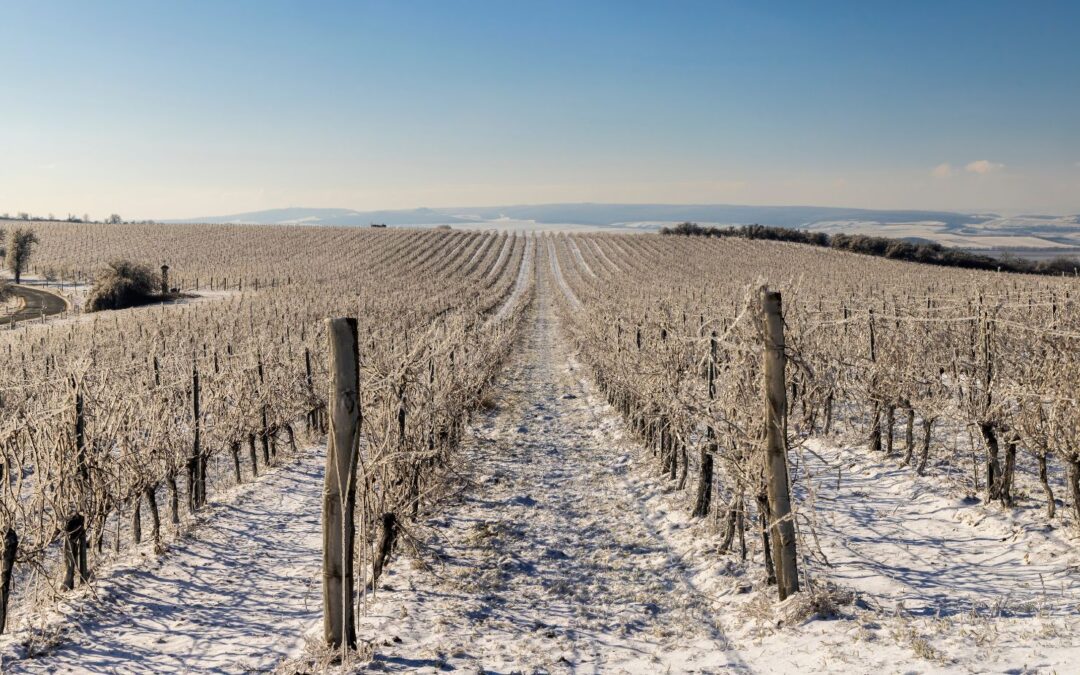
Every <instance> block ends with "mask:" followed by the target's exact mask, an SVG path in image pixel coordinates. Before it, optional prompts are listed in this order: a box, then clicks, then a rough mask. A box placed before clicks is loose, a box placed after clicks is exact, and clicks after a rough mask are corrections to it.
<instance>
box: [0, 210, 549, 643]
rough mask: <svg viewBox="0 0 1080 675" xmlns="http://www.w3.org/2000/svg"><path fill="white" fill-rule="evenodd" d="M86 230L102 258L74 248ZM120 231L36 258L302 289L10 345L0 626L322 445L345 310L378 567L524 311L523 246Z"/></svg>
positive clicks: (489, 240) (54, 245)
mask: <svg viewBox="0 0 1080 675" xmlns="http://www.w3.org/2000/svg"><path fill="white" fill-rule="evenodd" d="M86 229H90V230H92V231H93V234H102V233H103V234H104V235H106V236H105V239H106V242H107V243H106V244H104V245H101V246H94V247H91V248H89V249H86V248H80V247H79V242H80V241H82V239H81V237H83V236H84V230H86ZM117 229H118V230H120V232H121V234H122V241H121V240H114V239H113V236H114V234H115V232H114V230H112V229H110V228H107V227H106V226H85V227H79V226H68V225H60V224H56V227H45V228H42V230H41V231H40V232H39V236H40V237H41V240H42V242H43V245H42V250H41V251H40V252H39V254H38V255H39V257H38V262H39V263H40V264H49V263H53V264H56V265H71V266H76V265H77V266H80V267H86V268H92V267H94V266H95V265H100V264H102V263H104V262H105V261H107V260H111V259H113V258H114V257H120V256H128V257H131V258H134V259H136V260H144V261H148V262H150V263H151V264H153V263H156V262H157V260H155V257H164V258H165V259H167V261H168V263H169V264H170V266H171V267H172V269H173V270H174V272H175V273H180V271H181V270H183V271H184V272H185V273H187V272H188V270H186V269H185V267H184V265H186V264H189V263H190V264H192V265H193V267H194V269H192V270H190V273H191V276H192V277H194V276H196V274H197V275H199V276H202V277H205V278H209V277H210V276H214V277H216V278H226V277H239V276H248V277H250V278H274V277H275V276H276V278H291V283H288V284H280V285H276V286H275V285H270V286H268V287H267V286H263V287H261V288H260V290H259V291H257V292H256V291H254V289H253V288H251V287H250V286H248V287H245V290H244V291H243V292H232V293H229V294H225V295H224V296H222V297H218V298H214V299H205V300H197V301H193V302H187V303H182V304H178V305H175V306H155V307H146V308H141V309H134V310H124V311H121V312H108V313H101V314H94V315H85V316H83V317H80V318H79V319H77V320H66V321H61V322H57V323H48V322H47V323H45V324H38V323H36V322H34V323H28V324H25V325H23V327H21V328H19V329H17V330H13V331H5V332H4V334H3V336H0V353H3V354H4V355H5V357H4V358H5V359H6V366H7V367H5V368H3V369H0V413H2V416H0V452H2V459H0V471H2V478H3V482H2V484H0V489H2V493H0V532H3V533H5V534H6V544H5V547H4V556H3V559H4V560H5V561H8V560H9V559H10V561H9V562H8V563H6V564H5V566H4V569H3V570H2V571H3V575H4V576H3V579H2V580H0V581H2V582H3V583H2V587H0V590H2V591H3V597H0V611H3V610H4V609H6V608H7V607H9V606H12V603H11V602H9V597H10V596H12V595H13V594H14V595H16V596H22V597H23V598H24V599H25V600H27V601H30V599H31V598H32V597H35V596H36V594H41V593H51V592H53V591H54V589H55V588H56V587H57V586H59V587H61V588H71V587H73V586H76V585H78V584H79V583H81V582H86V581H89V580H90V578H91V576H92V573H93V569H94V568H95V566H96V565H97V564H99V562H100V561H101V560H103V559H105V557H107V555H108V553H107V549H108V548H110V547H112V548H115V549H116V550H119V549H120V547H121V545H122V542H124V541H126V542H136V543H137V542H138V541H139V540H140V539H142V538H143V519H144V518H147V519H149V530H150V535H151V537H152V538H153V539H154V540H155V541H159V540H160V538H161V537H163V536H164V535H165V533H164V532H163V530H169V527H167V526H163V525H162V522H163V521H166V520H167V522H169V523H171V524H172V529H171V531H174V532H175V531H176V529H177V524H179V523H180V521H181V520H182V519H184V518H187V517H188V516H187V513H188V512H195V511H197V510H198V509H199V508H200V507H201V506H202V505H203V504H204V503H205V501H206V499H207V495H208V493H209V492H212V491H213V490H215V489H218V488H219V487H220V486H222V485H227V484H231V483H233V482H235V481H240V480H242V479H245V478H246V477H247V475H257V474H258V472H259V471H262V470H264V469H265V467H266V466H267V465H270V464H275V463H279V462H282V461H284V460H285V458H286V457H287V456H289V455H291V454H292V453H293V452H294V451H295V450H296V448H297V445H298V443H299V442H300V440H301V438H302V437H303V436H304V434H305V433H307V434H308V435H309V436H310V437H316V436H318V435H319V434H321V433H323V432H325V427H326V421H327V420H326V413H325V406H326V396H327V387H328V379H327V351H326V329H325V325H324V319H325V318H326V317H328V316H335V315H342V314H350V315H355V316H358V317H359V318H360V344H361V349H360V354H361V366H362V384H361V396H362V405H363V408H364V411H365V412H364V414H365V425H364V448H363V457H364V471H363V474H362V481H363V483H362V485H363V486H364V487H365V488H366V489H364V490H363V494H364V495H365V497H364V503H363V505H362V506H363V508H362V509H361V510H360V511H359V513H358V518H359V519H360V529H361V533H362V537H361V542H360V543H361V545H366V546H367V549H366V551H367V553H366V556H367V559H370V558H371V556H372V555H374V554H373V552H372V551H371V550H370V549H371V545H370V542H371V541H374V539H375V537H376V536H377V529H378V527H379V523H380V522H381V518H382V516H383V515H384V514H386V513H395V514H398V516H399V517H401V518H408V517H412V516H415V515H416V514H417V512H418V511H419V510H420V509H421V508H422V505H423V504H425V503H428V502H430V496H431V494H432V493H433V492H435V491H437V490H438V489H439V477H440V475H441V474H440V470H442V471H445V470H447V467H446V465H447V463H448V462H450V459H451V458H452V457H453V451H454V449H455V448H456V446H457V442H458V439H459V435H460V432H461V428H462V426H461V425H462V422H463V420H464V419H465V418H466V417H467V415H468V413H469V411H470V410H472V409H473V408H475V407H476V406H477V404H478V401H479V400H480V397H481V395H482V393H481V392H482V389H483V387H484V386H485V384H486V383H487V382H488V381H489V380H490V378H491V377H493V375H494V373H495V369H496V368H497V367H498V364H499V363H500V361H501V359H502V357H503V356H504V355H505V354H506V352H507V351H508V349H509V345H510V344H511V342H512V340H513V337H514V335H515V332H516V330H517V325H518V322H519V318H520V316H521V313H522V311H523V307H525V306H526V305H527V303H528V302H529V300H530V298H531V293H529V292H522V291H521V289H520V288H519V286H520V283H521V281H522V279H524V281H525V282H528V280H529V278H530V277H529V275H524V276H522V275H520V274H519V269H520V268H521V267H522V265H523V264H525V262H527V261H526V259H525V258H526V251H527V249H528V245H527V242H526V239H525V238H524V237H519V236H518V237H515V236H508V235H499V234H492V233H458V232H446V231H433V232H420V231H385V230H384V231H368V230H346V229H324V228H282V229H281V230H280V231H279V230H276V229H272V228H245V227H219V228H212V229H211V228H201V227H200V228H183V227H182V228H178V229H177V230H176V232H175V233H174V231H173V230H172V229H171V228H170V229H164V228H153V229H145V228H143V227H141V226H130V227H129V226H124V227H121V228H117ZM189 230H191V231H194V232H195V234H193V235H190V236H189ZM202 235H206V236H205V238H202ZM92 240H93V241H96V239H92ZM64 252H70V255H71V256H72V258H70V259H69V258H65V257H64V256H65V255H67V254H66V253H64ZM54 253H55V254H56V255H57V258H56V259H52V258H50V256H51V255H53V254H54ZM158 259H160V258H158ZM496 315H498V316H499V317H500V318H499V320H493V317H495V316H496ZM365 542H367V544H365ZM362 559H364V557H363V556H362ZM2 619H3V617H2V616H0V626H2V625H3V620H2Z"/></svg>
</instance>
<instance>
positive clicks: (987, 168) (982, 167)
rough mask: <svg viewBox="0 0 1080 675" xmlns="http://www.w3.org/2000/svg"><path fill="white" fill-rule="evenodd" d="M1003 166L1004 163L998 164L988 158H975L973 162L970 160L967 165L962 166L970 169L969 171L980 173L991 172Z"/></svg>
mask: <svg viewBox="0 0 1080 675" xmlns="http://www.w3.org/2000/svg"><path fill="white" fill-rule="evenodd" d="M1004 168H1005V165H1004V164H999V163H998V162H991V161H990V160H988V159H977V160H975V161H974V162H970V163H969V164H968V165H967V166H965V167H964V169H966V170H967V171H970V172H971V173H980V174H987V173H992V172H994V171H1000V170H1002V169H1004Z"/></svg>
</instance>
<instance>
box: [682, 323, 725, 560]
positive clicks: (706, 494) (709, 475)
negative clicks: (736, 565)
mask: <svg viewBox="0 0 1080 675" xmlns="http://www.w3.org/2000/svg"><path fill="white" fill-rule="evenodd" d="M708 377H709V389H708V391H709V401H710V402H711V401H713V400H714V399H715V398H716V331H713V332H712V335H711V336H710V338H709V372H708ZM716 451H717V442H716V431H715V430H714V429H713V427H712V425H711V424H710V425H709V426H708V427H706V429H705V444H704V445H702V446H701V469H700V471H701V474H700V476H699V478H698V491H697V501H696V502H695V503H694V510H693V511H692V512H691V515H693V516H694V517H695V518H704V517H705V516H707V515H708V514H709V507H710V505H711V502H712V483H713V453H715V452H716ZM732 531H734V530H732ZM729 543H730V542H729Z"/></svg>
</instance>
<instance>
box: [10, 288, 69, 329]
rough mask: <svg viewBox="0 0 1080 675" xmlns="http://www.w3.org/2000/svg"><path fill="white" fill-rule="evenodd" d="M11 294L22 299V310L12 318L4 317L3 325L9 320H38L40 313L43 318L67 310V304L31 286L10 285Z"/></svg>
mask: <svg viewBox="0 0 1080 675" xmlns="http://www.w3.org/2000/svg"><path fill="white" fill-rule="evenodd" d="M11 294H12V295H14V296H16V297H19V298H22V299H23V301H24V305H23V308H22V309H20V310H19V311H18V312H15V313H14V314H13V315H11V316H12V318H10V319H9V318H8V317H4V319H5V323H6V322H7V321H10V320H14V321H25V320H26V319H38V318H41V314H42V312H44V313H45V316H51V315H53V314H60V313H61V312H63V311H64V310H66V309H67V308H68V306H67V302H66V301H65V300H64V299H63V298H61V297H60V296H59V295H56V294H55V293H49V292H48V291H43V290H41V289H40V288H34V287H33V286H22V285H19V286H16V285H15V284H12V285H11Z"/></svg>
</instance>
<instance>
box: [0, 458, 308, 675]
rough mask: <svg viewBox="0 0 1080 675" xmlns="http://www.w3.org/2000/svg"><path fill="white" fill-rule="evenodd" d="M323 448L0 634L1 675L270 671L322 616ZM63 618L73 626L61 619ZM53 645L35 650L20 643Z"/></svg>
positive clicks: (226, 498) (235, 493) (224, 496)
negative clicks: (37, 623)
mask: <svg viewBox="0 0 1080 675" xmlns="http://www.w3.org/2000/svg"><path fill="white" fill-rule="evenodd" d="M323 461H324V460H323V452H322V451H321V448H316V449H308V450H306V451H304V452H302V454H301V455H300V456H299V458H298V459H297V461H296V462H295V463H293V464H290V465H287V466H283V467H280V468H278V469H277V470H274V471H271V472H269V473H266V474H264V475H263V476H262V477H260V478H259V480H258V481H256V482H254V483H249V484H246V485H242V486H239V487H238V488H235V489H233V490H230V491H228V492H223V493H221V494H220V497H219V498H218V499H216V500H214V501H212V502H211V504H210V505H209V508H208V512H207V514H206V515H205V519H204V521H203V522H202V523H200V524H199V525H198V526H197V527H196V528H195V529H194V530H193V532H192V534H190V535H189V536H188V537H186V538H184V539H182V540H181V541H179V542H178V543H177V544H176V545H175V546H174V547H173V549H172V550H171V551H168V552H167V553H166V554H165V555H163V556H156V555H154V553H153V549H152V547H151V545H144V546H142V547H140V548H139V550H138V551H137V552H136V553H134V554H133V555H131V556H129V558H128V560H126V561H123V562H120V563H118V564H116V565H115V566H113V567H112V568H111V569H109V570H105V571H104V572H103V573H101V574H99V578H98V580H97V581H96V582H95V583H94V585H93V587H92V592H91V591H81V592H78V593H76V594H73V595H71V596H69V598H68V599H66V601H65V602H64V604H63V606H61V607H60V608H59V610H58V612H57V615H54V616H51V617H48V621H47V624H46V626H45V627H44V628H42V627H34V626H33V625H32V623H30V622H27V624H29V625H24V626H23V627H22V628H21V629H20V630H16V631H15V632H14V634H13V635H11V636H4V638H3V640H2V641H0V670H2V671H3V672H5V673H45V672H99V673H100V672H109V673H113V672H118V673H137V672H138V673H141V672H154V673H166V672H173V673H188V672H251V671H259V670H268V669H271V668H273V666H274V665H275V664H276V663H277V662H278V661H280V660H281V659H282V658H284V657H285V656H288V655H289V654H292V653H295V652H297V651H299V650H300V649H301V648H302V647H303V638H302V633H303V631H304V630H305V629H306V627H307V626H308V625H309V624H311V622H313V621H315V620H317V619H318V618H319V617H320V616H321V612H322V605H321V597H322V596H321V577H320V565H319V563H320V561H321V547H322V535H321V530H320V527H319V517H320V508H321V498H322V483H323V481H322V463H323ZM65 625H66V626H67V628H66V629H64V628H63V626H65ZM42 634H44V635H46V636H52V637H51V638H49V641H53V642H56V643H57V645H56V646H55V647H54V648H52V649H46V653H45V654H44V655H42V656H38V657H36V658H28V659H23V660H18V659H19V658H21V657H25V656H26V650H25V648H23V647H22V646H21V645H22V643H24V642H25V641H27V640H31V639H35V640H37V641H41V640H42Z"/></svg>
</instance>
